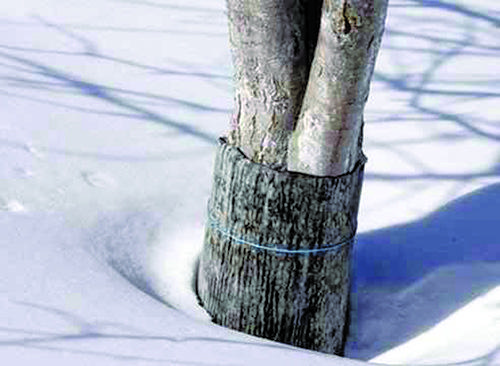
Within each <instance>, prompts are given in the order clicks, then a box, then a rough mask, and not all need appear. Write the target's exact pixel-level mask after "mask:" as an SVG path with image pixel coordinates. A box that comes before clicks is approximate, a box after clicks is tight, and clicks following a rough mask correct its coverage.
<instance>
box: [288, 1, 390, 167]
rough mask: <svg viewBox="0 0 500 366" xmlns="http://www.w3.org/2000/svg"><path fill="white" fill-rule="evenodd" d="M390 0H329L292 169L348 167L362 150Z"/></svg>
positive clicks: (290, 163)
mask: <svg viewBox="0 0 500 366" xmlns="http://www.w3.org/2000/svg"><path fill="white" fill-rule="evenodd" d="M386 12H387V0H325V1H324V3H323V11H322V16H321V28H320V32H319V38H318V43H317V47H316V52H315V56H314V61H313V63H312V66H311V72H310V76H309V83H308V84H307V90H306V93H305V97H304V101H303V103H302V111H301V114H300V117H299V121H298V123H297V126H296V128H295V130H294V131H293V136H292V138H291V141H290V144H289V148H288V149H289V150H288V157H287V160H288V166H287V167H288V170H291V171H297V172H302V173H307V174H313V175H317V176H336V175H339V174H343V173H345V172H348V171H349V170H351V169H352V168H353V166H354V165H355V164H356V162H357V161H358V156H359V154H360V152H361V140H362V138H361V136H362V125H363V111H364V107H365V103H366V101H367V99H368V93H369V89H370V80H371V77H372V74H373V69H374V66H375V59H376V56H377V53H378V50H379V48H380V42H381V39H382V33H383V30H384V23H385V17H386Z"/></svg>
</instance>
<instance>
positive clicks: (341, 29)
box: [198, 0, 387, 354]
mask: <svg viewBox="0 0 500 366" xmlns="http://www.w3.org/2000/svg"><path fill="white" fill-rule="evenodd" d="M227 4H228V17H229V34H230V42H231V50H232V55H233V63H234V68H235V75H234V80H235V87H236V88H235V89H236V91H235V113H234V114H233V117H232V121H231V127H230V131H229V133H228V141H227V142H226V140H221V141H220V146H219V148H218V151H217V156H216V162H215V167H214V180H213V187H212V193H211V197H210V202H209V205H208V223H207V226H206V233H205V239H204V240H205V242H204V248H203V252H202V254H201V258H200V267H199V272H198V294H199V298H200V302H201V303H202V305H203V306H204V307H205V309H206V310H207V312H208V313H209V314H211V316H212V318H213V321H214V322H216V323H218V324H221V325H224V326H227V327H230V328H233V329H237V330H241V331H244V332H247V333H249V334H253V335H257V336H261V337H265V338H269V339H273V340H277V341H279V342H284V343H289V344H292V345H296V346H300V347H305V348H309V349H313V350H317V351H323V352H327V353H336V354H341V353H342V348H343V341H344V331H345V321H346V311H347V307H348V297H349V268H350V260H349V257H350V253H351V250H352V243H353V239H354V235H355V233H356V226H357V212H358V205H359V199H360V193H361V186H362V178H363V167H364V164H365V157H364V155H363V153H362V151H361V143H362V131H361V129H362V124H363V109H364V105H365V102H366V99H367V97H368V91H369V83H370V79H371V75H372V72H373V67H374V63H375V58H376V54H377V51H378V48H379V45H380V39H381V36H382V32H383V24H384V20H385V13H386V8H387V0H324V3H323V1H322V0H309V1H308V0H228V1H227ZM318 32H319V36H318ZM313 56H314V57H313Z"/></svg>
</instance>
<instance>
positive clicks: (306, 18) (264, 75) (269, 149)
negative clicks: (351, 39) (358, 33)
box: [227, 0, 322, 168]
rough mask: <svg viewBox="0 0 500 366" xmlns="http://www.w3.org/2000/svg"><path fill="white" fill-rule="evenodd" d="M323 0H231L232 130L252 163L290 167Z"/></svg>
mask: <svg viewBox="0 0 500 366" xmlns="http://www.w3.org/2000/svg"><path fill="white" fill-rule="evenodd" d="M321 3H322V0H280V1H277V0H244V1H242V0H228V1H227V8H228V20H229V37H230V43H231V52H232V58H233V65H234V84H235V111H234V114H233V117H232V121H231V127H230V130H229V132H228V139H229V143H230V144H231V145H234V146H238V147H240V148H241V149H242V151H243V152H244V153H245V154H246V155H247V157H249V158H250V159H251V160H252V161H254V162H259V163H265V164H268V165H271V166H274V167H278V168H286V154H287V150H288V141H289V137H290V134H291V132H292V130H293V128H294V125H295V123H296V121H297V118H298V115H299V112H300V107H301V104H302V98H303V96H304V92H305V89H306V85H307V80H308V76H309V69H310V65H311V62H312V59H313V54H314V49H315V46H316V41H317V35H318V29H319V21H320V14H321Z"/></svg>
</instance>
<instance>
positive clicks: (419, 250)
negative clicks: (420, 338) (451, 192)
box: [348, 184, 500, 360]
mask: <svg viewBox="0 0 500 366" xmlns="http://www.w3.org/2000/svg"><path fill="white" fill-rule="evenodd" d="M498 207H500V184H493V185H491V186H488V187H486V188H483V189H481V190H479V191H476V192H473V193H471V194H469V195H466V196H464V197H461V198H460V199H457V200H455V201H453V202H451V203H449V204H447V205H445V206H444V207H442V208H441V209H439V210H438V211H437V212H434V213H432V214H431V215H429V216H427V217H425V218H423V219H422V220H419V221H416V222H413V223H410V224H406V225H400V226H395V227H390V228H387V229H381V230H376V231H373V232H368V233H364V234H360V235H358V243H357V246H356V247H355V252H354V257H353V258H354V259H353V261H354V265H353V267H354V268H353V276H354V277H353V288H352V295H351V296H352V307H353V310H352V314H351V318H352V323H351V335H350V339H349V341H348V350H349V351H348V354H349V355H350V357H355V358H361V359H364V360H368V359H370V358H373V357H374V356H376V355H378V354H381V353H382V352H384V351H386V350H389V349H391V348H394V347H395V346H397V345H400V344H402V343H405V342H406V341H408V340H409V339H411V338H413V337H415V336H417V335H418V334H420V333H422V332H423V331H426V330H428V329H430V328H431V327H433V326H434V325H436V324H438V323H439V322H440V321H442V320H444V319H445V318H446V317H447V316H449V315H451V314H452V313H453V312H455V311H456V310H458V309H460V308H461V307H463V306H464V305H466V304H467V303H469V302H471V301H472V300H473V299H475V298H476V297H478V296H480V295H482V294H484V293H486V292H487V291H488V290H490V289H492V288H494V287H496V286H498V285H500V246H499V245H498V224H499V221H498ZM395 214H397V213H395Z"/></svg>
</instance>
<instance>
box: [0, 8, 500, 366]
mask: <svg viewBox="0 0 500 366" xmlns="http://www.w3.org/2000/svg"><path fill="white" fill-rule="evenodd" d="M225 17H226V14H225V11H224V2H223V1H213V0H206V1H203V2H202V1H200V0H186V1H184V2H182V3H179V2H174V1H170V0H164V1H158V0H106V1H97V0H87V1H82V0H68V1H65V2H64V3H61V2H59V1H56V0H45V1H42V2H40V1H35V0H23V1H21V2H19V1H17V2H9V1H4V2H2V3H1V4H0V118H1V119H0V233H1V234H0V248H1V249H0V250H1V256H0V360H1V361H2V363H3V364H13V365H32V364H37V365H39V364H42V365H44V364H47V365H65V364H71V365H89V364H92V365H123V364H133V365H150V364H162V365H254V364H256V363H259V364H263V365H270V364H273V365H274V364H287V365H313V364H314V365H362V364H368V362H374V363H380V364H405V365H408V364H413V365H430V364H433V365H436V364H440V365H441V364H448V365H449V364H457V363H460V364H463V365H471V366H475V365H500V246H499V245H498V244H499V240H500V239H499V234H498V232H499V231H498V225H499V223H500V221H499V218H498V217H499V215H498V207H499V206H500V124H499V122H498V113H497V110H498V103H499V102H500V99H499V98H500V93H499V85H500V79H499V78H498V75H499V71H500V70H499V68H498V62H497V59H498V56H499V55H500V43H499V42H498V27H499V25H500V6H499V4H498V2H497V1H495V0H482V1H472V0H461V1H454V2H451V1H449V0H391V1H390V8H389V14H388V19H387V31H386V34H385V36H384V40H383V45H382V50H381V52H380V56H379V59H378V63H377V67H376V71H375V75H374V79H373V83H372V90H371V95H370V99H369V102H368V105H367V108H366V115H365V121H366V130H365V136H366V137H365V147H366V154H367V156H368V157H369V162H368V164H367V168H366V176H365V183H364V186H363V196H362V203H361V208H360V215H359V230H358V240H357V244H356V249H355V255H354V257H353V272H354V283H353V288H352V299H353V300H352V305H353V306H352V312H351V318H352V323H351V329H350V337H349V339H348V343H347V356H348V357H346V358H340V357H334V356H329V355H323V354H319V353H315V352H310V351H307V350H301V349H298V348H293V347H289V346H286V345H281V344H279V343H274V342H270V341H267V340H262V339H258V338H255V337H250V336H247V335H245V334H242V333H238V332H234V331H230V330H227V329H224V328H222V327H219V326H216V325H214V324H211V323H210V322H209V321H208V316H207V314H206V313H205V312H204V310H203V309H202V308H200V307H199V306H198V304H197V302H196V297H195V294H194V291H193V288H192V280H193V273H194V267H195V264H196V258H197V255H198V253H199V250H200V248H201V244H202V237H203V227H204V223H205V209H206V201H207V197H208V194H209V191H210V185H211V174H212V163H213V153H214V147H215V142H216V138H217V137H218V136H220V135H222V134H224V131H225V130H226V128H227V126H228V124H229V120H230V114H231V108H232V85H231V65H230V55H229V48H228V39H227V30H226V18H225Z"/></svg>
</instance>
